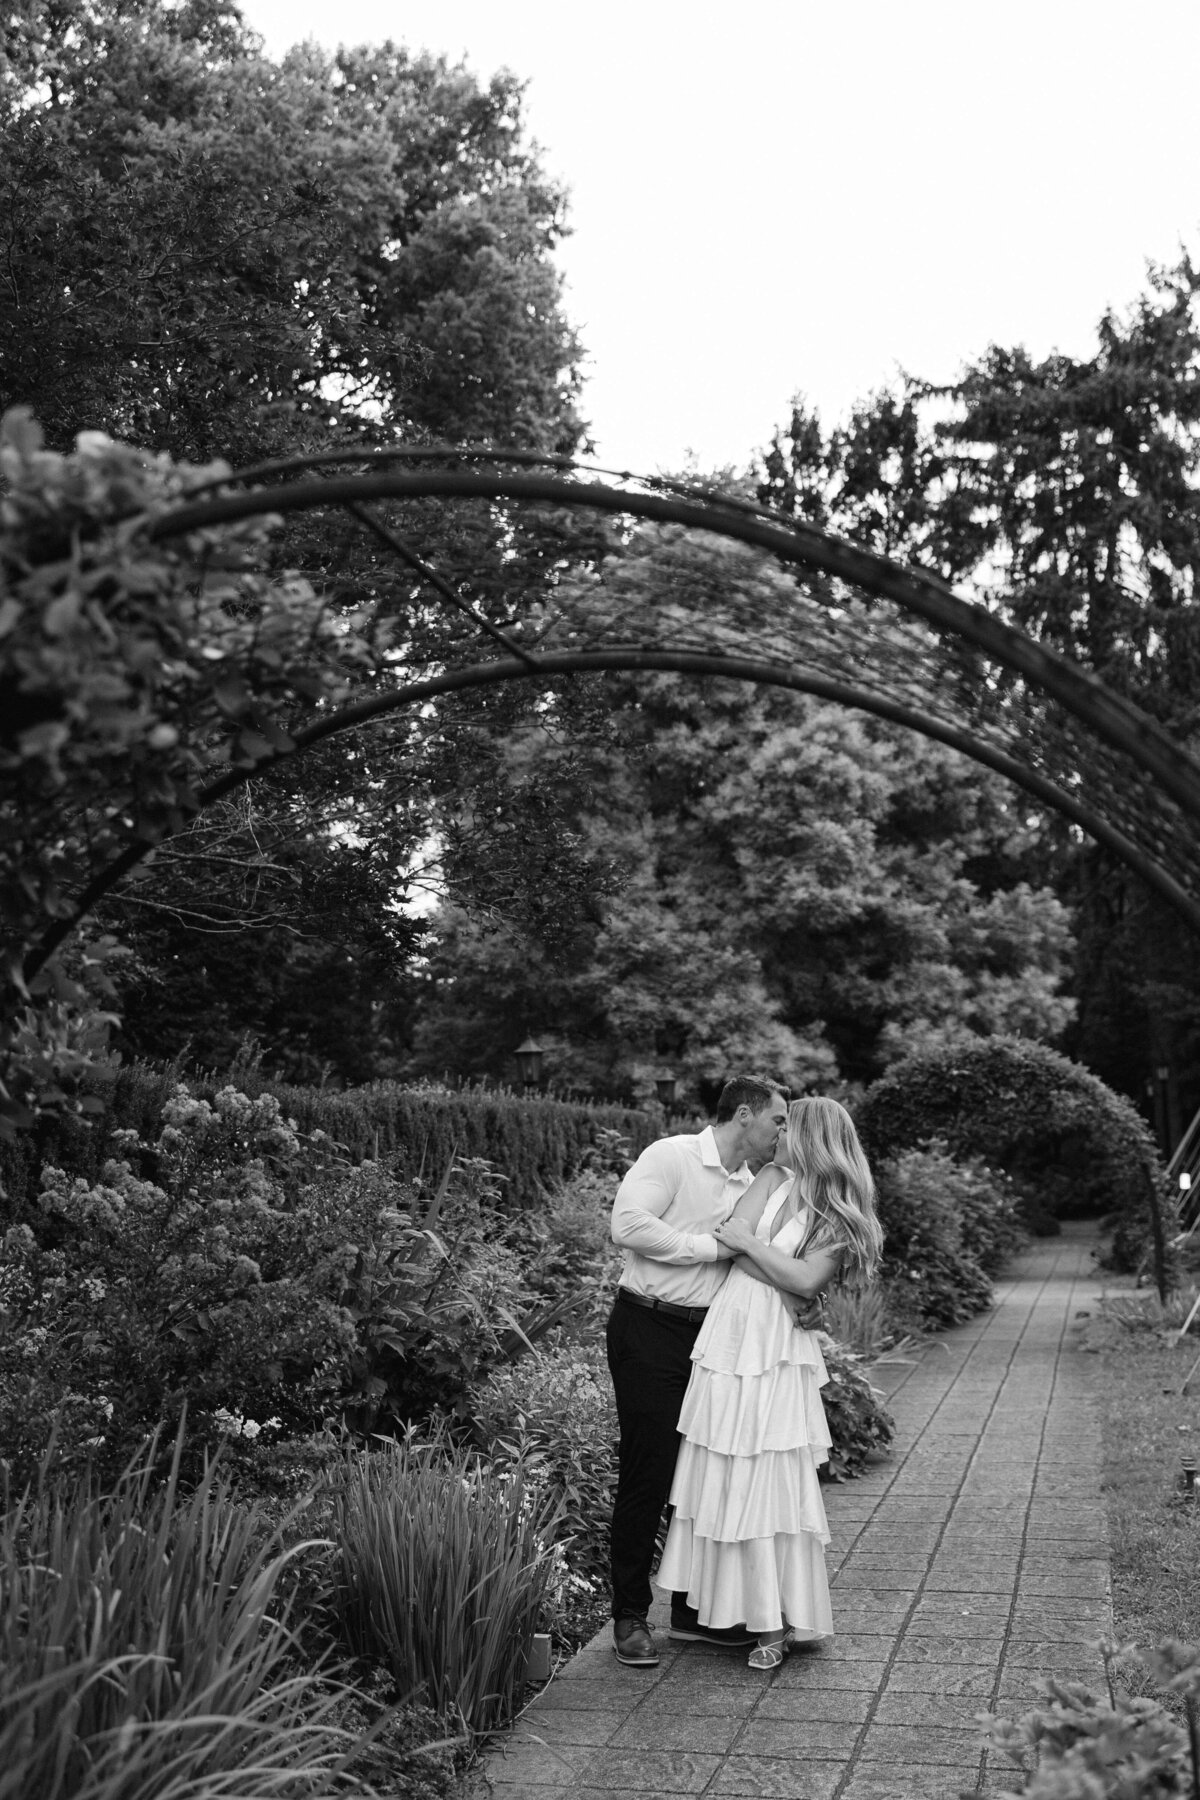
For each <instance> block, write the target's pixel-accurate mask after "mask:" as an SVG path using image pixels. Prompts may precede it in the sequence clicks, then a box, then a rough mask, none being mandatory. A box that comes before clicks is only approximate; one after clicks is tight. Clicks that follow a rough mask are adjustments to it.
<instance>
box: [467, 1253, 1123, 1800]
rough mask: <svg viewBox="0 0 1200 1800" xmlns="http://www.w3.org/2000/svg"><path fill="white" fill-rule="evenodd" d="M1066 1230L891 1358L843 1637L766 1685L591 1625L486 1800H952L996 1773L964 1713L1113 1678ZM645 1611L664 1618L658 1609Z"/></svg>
mask: <svg viewBox="0 0 1200 1800" xmlns="http://www.w3.org/2000/svg"><path fill="white" fill-rule="evenodd" d="M1094 1242H1095V1239H1094V1236H1093V1234H1092V1232H1091V1230H1090V1228H1087V1227H1084V1226H1078V1225H1076V1226H1067V1227H1066V1229H1065V1230H1064V1233H1063V1236H1062V1237H1061V1238H1056V1239H1050V1240H1048V1241H1044V1242H1042V1243H1039V1244H1037V1245H1036V1246H1035V1247H1034V1248H1033V1249H1032V1250H1031V1251H1030V1252H1028V1253H1027V1254H1026V1255H1025V1256H1023V1257H1022V1258H1020V1259H1019V1260H1018V1261H1017V1262H1015V1263H1014V1264H1013V1265H1012V1266H1011V1268H1010V1270H1009V1271H1008V1274H1007V1277H1006V1279H1004V1280H1003V1281H1001V1282H1000V1283H998V1286H997V1304H996V1306H995V1307H994V1308H993V1310H992V1311H990V1312H988V1313H985V1314H983V1315H982V1316H981V1317H980V1318H978V1319H975V1320H973V1321H972V1322H971V1323H970V1324H969V1325H964V1326H960V1327H958V1328H957V1329H956V1330H954V1331H950V1332H947V1333H945V1334H944V1335H942V1336H941V1337H938V1338H936V1339H934V1340H932V1341H931V1343H930V1344H929V1345H928V1346H927V1347H926V1348H924V1349H923V1350H921V1351H920V1352H919V1353H918V1354H917V1355H916V1356H915V1357H914V1358H913V1359H912V1360H911V1361H910V1362H908V1363H903V1364H902V1363H894V1364H884V1365H881V1366H880V1367H879V1368H877V1370H876V1371H875V1380H876V1382H877V1384H878V1385H879V1386H881V1387H883V1388H884V1389H885V1391H886V1392H887V1394H888V1395H889V1404H890V1406H891V1409H892V1411H893V1413H894V1414H895V1418H896V1426H897V1434H896V1444H895V1449H894V1454H893V1455H892V1457H891V1458H890V1459H889V1460H888V1461H887V1462H886V1463H881V1464H879V1465H877V1466H875V1467H874V1468H872V1470H871V1471H870V1473H868V1474H867V1475H866V1476H865V1477H862V1478H860V1479H859V1480H857V1481H853V1482H850V1483H847V1484H846V1485H844V1486H840V1487H826V1489H825V1499H826V1505H827V1509H828V1513H829V1523H830V1529H831V1531H832V1533H833V1541H832V1543H831V1545H830V1547H829V1552H828V1558H829V1570H830V1576H831V1587H832V1593H833V1614H834V1625H835V1629H836V1633H837V1635H836V1637H835V1638H834V1639H833V1640H832V1641H831V1642H830V1643H829V1644H827V1645H825V1646H824V1647H822V1648H821V1649H818V1650H815V1651H808V1652H805V1653H802V1654H793V1655H791V1656H789V1657H788V1658H787V1660H786V1661H785V1662H784V1665H783V1667H782V1668H781V1669H780V1670H779V1671H778V1673H776V1674H774V1675H761V1674H756V1673H755V1672H754V1671H752V1670H750V1669H748V1668H747V1667H746V1662H745V1653H744V1652H737V1651H722V1650H713V1649H710V1648H709V1647H708V1646H706V1645H698V1644H687V1645H671V1644H669V1641H668V1640H667V1638H666V1636H665V1631H662V1632H660V1637H659V1642H660V1646H661V1648H662V1650H663V1657H662V1661H661V1662H660V1664H659V1666H658V1667H657V1668H656V1669H625V1668H622V1667H621V1666H620V1665H619V1664H618V1663H617V1661H616V1660H615V1658H614V1657H613V1654H612V1650H611V1635H610V1633H609V1631H608V1630H605V1631H603V1632H601V1633H600V1634H599V1635H598V1636H597V1637H596V1638H595V1639H593V1641H592V1642H591V1643H590V1644H588V1645H587V1646H586V1647H585V1648H584V1649H583V1650H581V1651H580V1653H579V1654H578V1655H577V1656H576V1657H574V1658H573V1660H572V1661H571V1662H570V1663H568V1664H567V1665H566V1666H565V1667H564V1668H563V1669H561V1670H560V1671H559V1673H558V1674H557V1675H556V1676H555V1678H554V1679H553V1680H552V1681H551V1682H550V1683H549V1684H548V1686H547V1687H546V1688H545V1689H544V1690H543V1691H542V1693H541V1694H540V1695H539V1696H538V1698H537V1699H536V1700H535V1701H534V1703H533V1704H532V1705H531V1706H530V1707H529V1708H528V1709H527V1710H526V1712H525V1713H524V1714H523V1715H522V1717H521V1719H520V1721H519V1723H518V1725H517V1728H516V1729H515V1731H514V1732H513V1733H511V1734H510V1736H509V1737H508V1738H507V1739H505V1740H504V1741H503V1742H501V1743H500V1744H499V1745H498V1746H497V1748H496V1749H495V1750H493V1751H492V1753H491V1754H490V1755H489V1756H488V1757H487V1758H486V1759H485V1761H484V1762H483V1763H482V1764H481V1766H480V1768H479V1770H478V1772H477V1775H476V1778H475V1784H474V1793H475V1795H476V1796H478V1797H479V1800H483V1797H484V1796H487V1795H489V1794H490V1795H493V1796H495V1800H568V1796H569V1797H570V1800H617V1797H620V1800H626V1797H628V1796H635V1797H636V1796H639V1795H642V1796H646V1795H650V1796H655V1797H657V1796H668V1795H676V1794H686V1795H695V1794H703V1795H712V1796H718V1795H719V1796H754V1797H755V1800H760V1797H764V1796H771V1795H775V1796H785V1797H786V1800H876V1797H878V1800H943V1797H944V1796H945V1797H955V1796H957V1795H959V1794H960V1793H961V1792H963V1791H964V1790H967V1791H972V1790H973V1791H979V1792H986V1791H987V1788H988V1785H989V1779H990V1780H991V1782H992V1783H993V1784H995V1785H1003V1766H1004V1765H1002V1768H1001V1769H999V1770H993V1771H989V1767H988V1763H989V1758H988V1757H987V1756H986V1754H984V1753H983V1750H982V1738H981V1733H980V1728H979V1725H978V1723H977V1721H976V1717H975V1715H976V1714H977V1713H979V1712H982V1711H987V1710H998V1711H1002V1712H1005V1713H1008V1714H1010V1715H1015V1714H1017V1713H1020V1712H1022V1711H1025V1710H1027V1709H1028V1708H1029V1707H1030V1706H1032V1705H1034V1704H1036V1702H1037V1698H1038V1683H1039V1681H1040V1680H1041V1678H1042V1677H1043V1676H1044V1675H1049V1674H1057V1675H1064V1676H1067V1677H1073V1678H1077V1679H1086V1680H1090V1681H1097V1680H1102V1666H1101V1662H1100V1658H1099V1656H1098V1654H1097V1653H1096V1650H1095V1648H1094V1645H1095V1641H1096V1640H1097V1639H1098V1638H1100V1637H1102V1636H1105V1635H1107V1633H1108V1631H1109V1628H1110V1606H1109V1586H1108V1544H1107V1538H1106V1532H1105V1521H1104V1507H1103V1502H1102V1500H1101V1498H1100V1492H1099V1453H1100V1446H1099V1430H1098V1427H1097V1425H1096V1423H1095V1421H1094V1417H1093V1406H1092V1401H1091V1397H1090V1393H1089V1383H1090V1382H1091V1381H1093V1380H1094V1378H1095V1376H1094V1371H1095V1363H1094V1361H1093V1360H1092V1359H1091V1358H1088V1357H1086V1356H1085V1355H1084V1354H1082V1353H1081V1352H1080V1351H1079V1350H1077V1349H1076V1348H1075V1343H1076V1337H1077V1330H1076V1329H1073V1328H1074V1327H1076V1320H1077V1314H1078V1313H1079V1312H1081V1311H1083V1310H1084V1309H1089V1308H1091V1307H1093V1306H1094V1304H1095V1299H1096V1295H1097V1292H1098V1288H1099V1282H1098V1280H1097V1277H1096V1275H1095V1274H1094V1273H1093V1271H1094V1261H1093V1258H1092V1254H1091V1252H1092V1248H1093V1245H1094ZM652 1623H654V1624H655V1625H656V1626H658V1627H665V1623H666V1615H665V1612H664V1603H663V1602H662V1601H660V1602H659V1603H658V1605H657V1606H656V1609H655V1613H654V1615H652Z"/></svg>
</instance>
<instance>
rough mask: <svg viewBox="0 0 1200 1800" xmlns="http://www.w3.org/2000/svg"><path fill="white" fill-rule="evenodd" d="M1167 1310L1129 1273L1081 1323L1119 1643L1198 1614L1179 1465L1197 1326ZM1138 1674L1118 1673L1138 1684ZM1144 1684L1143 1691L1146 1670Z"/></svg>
mask: <svg viewBox="0 0 1200 1800" xmlns="http://www.w3.org/2000/svg"><path fill="white" fill-rule="evenodd" d="M1185 1316H1186V1315H1185ZM1168 1317H1169V1318H1172V1323H1173V1327H1174V1328H1172V1326H1171V1325H1168V1324H1167V1321H1166V1319H1163V1318H1162V1315H1161V1313H1160V1310H1159V1306H1158V1302H1157V1298H1156V1297H1152V1296H1151V1295H1149V1294H1147V1295H1141V1294H1137V1293H1135V1292H1133V1291H1132V1290H1131V1289H1130V1288H1129V1285H1128V1282H1127V1280H1126V1281H1124V1282H1121V1283H1120V1284H1119V1286H1117V1287H1116V1288H1113V1289H1107V1291H1106V1292H1105V1293H1104V1294H1103V1296H1102V1299H1101V1305H1100V1307H1099V1309H1098V1310H1093V1311H1092V1312H1091V1313H1090V1316H1089V1317H1087V1318H1086V1319H1084V1320H1082V1321H1081V1322H1080V1325H1079V1326H1078V1329H1079V1332H1080V1348H1081V1350H1082V1351H1083V1353H1084V1354H1085V1355H1090V1356H1094V1357H1095V1358H1097V1362H1098V1366H1097V1369H1096V1375H1095V1379H1094V1380H1091V1381H1089V1386H1090V1387H1091V1388H1092V1390H1093V1391H1094V1393H1095V1395H1096V1400H1097V1413H1098V1420H1099V1425H1100V1442H1101V1450H1102V1456H1103V1462H1102V1467H1101V1489H1102V1492H1103V1494H1104V1500H1105V1510H1106V1512H1107V1526H1108V1541H1109V1556H1110V1564H1111V1570H1112V1605H1113V1625H1114V1631H1115V1633H1116V1636H1117V1638H1118V1640H1119V1641H1120V1642H1121V1643H1129V1642H1136V1643H1139V1644H1155V1643H1158V1642H1159V1641H1160V1640H1161V1639H1163V1638H1170V1637H1188V1636H1189V1635H1191V1634H1192V1633H1193V1632H1194V1630H1195V1624H1196V1619H1197V1617H1200V1504H1197V1502H1196V1501H1195V1500H1189V1499H1187V1497H1186V1494H1185V1488H1184V1474H1183V1469H1182V1466H1181V1459H1182V1458H1183V1457H1185V1456H1190V1457H1192V1458H1194V1457H1195V1456H1196V1453H1197V1448H1198V1446H1197V1441H1196V1440H1197V1431H1198V1429H1200V1416H1198V1413H1197V1403H1196V1372H1195V1369H1194V1365H1195V1363H1196V1357H1197V1354H1198V1353H1200V1342H1197V1336H1196V1332H1195V1329H1194V1327H1193V1330H1192V1332H1191V1333H1189V1335H1188V1336H1187V1337H1184V1338H1182V1339H1181V1338H1180V1337H1179V1333H1178V1327H1179V1326H1180V1325H1181V1324H1182V1323H1183V1320H1182V1318H1179V1317H1178V1315H1177V1314H1176V1313H1175V1312H1174V1308H1171V1309H1169V1312H1168ZM1189 1375H1191V1377H1192V1379H1191V1381H1190V1382H1189V1381H1188V1377H1189ZM1185 1384H1186V1386H1185ZM1136 1673H1137V1672H1136V1670H1135V1671H1132V1672H1129V1671H1126V1672H1123V1674H1122V1680H1123V1681H1124V1683H1125V1685H1126V1686H1127V1687H1131V1688H1134V1689H1135V1691H1137V1688H1138V1683H1137V1682H1135V1676H1136ZM1141 1688H1142V1691H1149V1690H1148V1689H1146V1688H1145V1681H1144V1673H1143V1676H1142V1678H1141Z"/></svg>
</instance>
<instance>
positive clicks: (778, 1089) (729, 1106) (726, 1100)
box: [717, 1075, 787, 1125]
mask: <svg viewBox="0 0 1200 1800" xmlns="http://www.w3.org/2000/svg"><path fill="white" fill-rule="evenodd" d="M772 1094H782V1095H783V1097H784V1099H785V1100H786V1099H787V1091H786V1089H785V1088H784V1087H783V1085H782V1083H780V1082H778V1081H761V1080H760V1079H759V1077H758V1076H757V1075H735V1076H734V1078H733V1080H732V1081H727V1082H726V1083H725V1086H724V1087H723V1088H722V1089H721V1098H720V1099H719V1100H718V1101H717V1124H718V1125H728V1123H729V1121H730V1119H732V1117H733V1115H734V1113H735V1112H736V1111H737V1109H738V1107H739V1106H748V1107H749V1108H750V1111H751V1112H752V1113H760V1112H761V1111H762V1109H763V1107H764V1106H767V1105H768V1104H769V1103H770V1099H771V1095H772Z"/></svg>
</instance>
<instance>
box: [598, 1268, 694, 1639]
mask: <svg viewBox="0 0 1200 1800" xmlns="http://www.w3.org/2000/svg"><path fill="white" fill-rule="evenodd" d="M699 1330H700V1325H699V1322H697V1323H696V1324H694V1325H691V1324H689V1323H688V1321H687V1320H686V1319H668V1318H665V1317H664V1316H663V1314H662V1313H658V1312H651V1311H650V1310H649V1309H648V1308H646V1307H642V1306H631V1305H630V1304H629V1303H628V1302H627V1301H624V1300H617V1301H616V1302H615V1303H614V1305H613V1309H612V1313H611V1315H610V1317H609V1321H608V1333H607V1340H608V1367H609V1371H610V1373H611V1375H612V1381H613V1388H614V1390H615V1392H616V1397H617V1420H618V1422H619V1424H620V1427H621V1439H620V1453H619V1463H618V1473H617V1498H616V1504H615V1505H614V1507H613V1517H612V1610H613V1618H614V1619H621V1618H625V1617H627V1616H629V1615H636V1616H637V1617H638V1618H645V1616H646V1614H647V1613H648V1612H649V1610H650V1602H651V1599H652V1597H653V1596H652V1593H651V1588H650V1568H651V1565H652V1563H653V1561H654V1545H655V1539H656V1537H657V1534H658V1527H659V1522H660V1520H661V1518H662V1512H663V1507H664V1506H665V1505H666V1504H667V1499H668V1496H669V1495H670V1492H671V1478H672V1476H673V1475H674V1473H675V1457H676V1453H677V1452H678V1449H679V1430H678V1427H679V1409H680V1407H681V1406H682V1405H683V1396H684V1393H685V1391H686V1389H687V1384H688V1378H689V1377H690V1375H691V1373H692V1348H693V1346H694V1344H695V1342H696V1336H697V1333H698V1332H699ZM679 1599H680V1600H684V1599H686V1595H680V1596H679Z"/></svg>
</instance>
